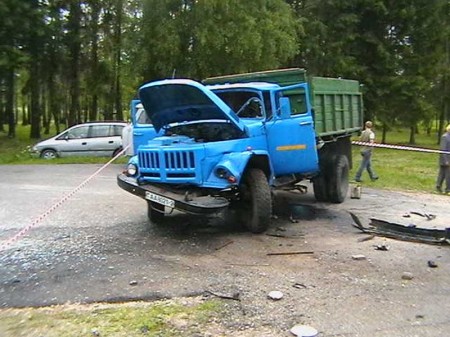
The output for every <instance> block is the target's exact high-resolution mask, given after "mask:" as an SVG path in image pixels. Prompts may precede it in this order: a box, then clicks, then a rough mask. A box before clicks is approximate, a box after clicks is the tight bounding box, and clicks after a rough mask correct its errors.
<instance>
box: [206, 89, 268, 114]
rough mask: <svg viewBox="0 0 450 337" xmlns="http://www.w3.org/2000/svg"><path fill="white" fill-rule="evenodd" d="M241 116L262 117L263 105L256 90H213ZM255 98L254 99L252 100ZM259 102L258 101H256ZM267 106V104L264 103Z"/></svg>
mask: <svg viewBox="0 0 450 337" xmlns="http://www.w3.org/2000/svg"><path fill="white" fill-rule="evenodd" d="M214 93H215V94H216V95H217V96H219V98H220V99H221V100H222V101H224V102H225V103H226V104H227V105H228V106H229V107H230V108H231V109H232V110H233V111H234V112H235V113H237V112H238V111H239V117H241V118H258V117H259V118H262V117H264V111H265V109H264V105H265V104H263V103H262V102H263V101H262V100H261V96H260V95H259V93H258V92H254V91H248V90H239V91H237V90H232V91H214ZM252 98H256V100H252ZM258 102H259V103H258ZM266 106H267V105H266Z"/></svg>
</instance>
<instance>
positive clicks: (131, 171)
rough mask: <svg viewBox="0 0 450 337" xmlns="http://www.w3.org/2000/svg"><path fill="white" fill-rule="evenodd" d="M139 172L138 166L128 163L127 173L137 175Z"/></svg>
mask: <svg viewBox="0 0 450 337" xmlns="http://www.w3.org/2000/svg"><path fill="white" fill-rule="evenodd" d="M137 172H138V168H137V166H136V165H134V164H128V166H127V175H129V176H135V175H136V174H137Z"/></svg>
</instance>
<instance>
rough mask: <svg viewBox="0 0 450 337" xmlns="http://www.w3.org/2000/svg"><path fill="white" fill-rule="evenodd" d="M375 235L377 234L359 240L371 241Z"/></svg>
mask: <svg viewBox="0 0 450 337" xmlns="http://www.w3.org/2000/svg"><path fill="white" fill-rule="evenodd" d="M374 237H375V235H369V236H365V237H363V238H359V239H358V242H364V241H369V240H372V239H373V238H374Z"/></svg>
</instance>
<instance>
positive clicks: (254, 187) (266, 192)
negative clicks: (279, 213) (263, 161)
mask: <svg viewBox="0 0 450 337" xmlns="http://www.w3.org/2000/svg"><path fill="white" fill-rule="evenodd" d="M240 192H241V193H240V194H241V200H240V202H239V206H238V215H239V218H240V220H241V221H242V222H243V225H244V226H245V227H246V228H247V229H248V230H250V231H251V232H252V233H262V232H264V231H265V230H266V229H267V228H268V227H269V223H270V217H271V215H272V197H271V192H270V186H269V183H268V182H267V177H266V175H265V174H264V172H263V171H261V170H260V169H250V170H249V171H248V172H247V173H246V174H245V176H244V179H243V183H242V185H241V187H240Z"/></svg>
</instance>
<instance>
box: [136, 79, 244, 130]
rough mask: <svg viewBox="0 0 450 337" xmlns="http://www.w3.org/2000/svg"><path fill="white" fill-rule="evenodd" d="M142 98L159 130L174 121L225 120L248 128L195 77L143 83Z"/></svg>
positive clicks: (242, 127)
mask: <svg viewBox="0 0 450 337" xmlns="http://www.w3.org/2000/svg"><path fill="white" fill-rule="evenodd" d="M139 98H140V100H141V102H142V104H143V105H144V108H145V111H146V113H147V115H148V116H149V118H150V119H151V120H152V123H153V126H154V127H155V129H156V131H159V130H160V129H161V128H162V127H164V126H165V125H168V124H170V123H181V122H192V121H200V120H210V119H215V120H225V121H228V122H230V123H232V124H234V125H235V126H236V127H237V128H239V130H241V131H244V124H243V123H242V121H240V120H239V117H238V116H237V115H236V114H235V113H234V112H233V110H232V109H231V108H230V107H229V106H228V105H227V104H226V103H224V102H223V101H222V100H221V99H220V98H219V97H218V96H217V95H216V94H214V93H213V92H212V91H211V90H209V89H208V88H207V87H205V86H204V85H202V84H200V83H198V82H195V81H192V80H181V79H172V80H162V81H156V82H151V83H148V84H145V85H143V86H142V87H141V88H140V89H139Z"/></svg>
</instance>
